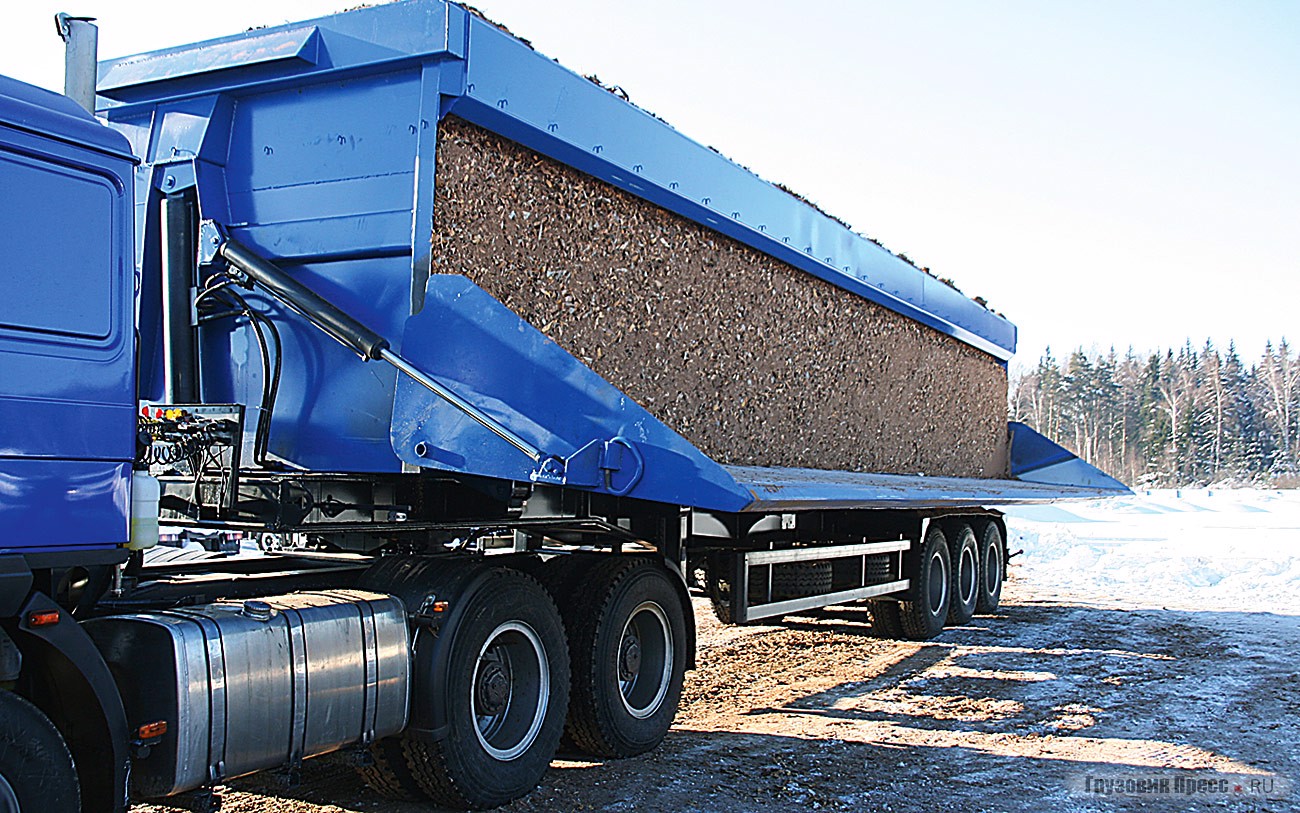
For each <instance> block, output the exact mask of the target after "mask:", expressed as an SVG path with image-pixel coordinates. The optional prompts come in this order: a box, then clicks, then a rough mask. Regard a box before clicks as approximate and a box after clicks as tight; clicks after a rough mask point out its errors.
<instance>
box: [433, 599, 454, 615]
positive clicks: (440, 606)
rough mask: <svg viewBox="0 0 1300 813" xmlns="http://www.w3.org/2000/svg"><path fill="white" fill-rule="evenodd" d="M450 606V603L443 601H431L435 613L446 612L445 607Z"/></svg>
mask: <svg viewBox="0 0 1300 813" xmlns="http://www.w3.org/2000/svg"><path fill="white" fill-rule="evenodd" d="M450 606H451V605H450V604H449V603H447V602H445V601H435V602H433V608H432V609H433V611H434V612H435V613H445V612H447V608H448V607H450Z"/></svg>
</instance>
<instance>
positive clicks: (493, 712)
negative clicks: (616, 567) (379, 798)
mask: <svg viewBox="0 0 1300 813" xmlns="http://www.w3.org/2000/svg"><path fill="white" fill-rule="evenodd" d="M468 601H469V604H468V606H466V608H465V611H464V615H463V616H461V618H460V622H459V624H458V625H457V627H456V629H455V630H454V631H452V635H453V636H454V637H453V638H452V639H451V642H450V645H451V651H450V655H449V659H448V669H447V692H446V702H447V722H448V732H447V736H446V737H445V738H443V739H441V740H439V741H437V742H430V741H428V740H425V739H422V738H419V737H414V736H408V737H405V738H403V740H402V752H403V757H404V761H405V763H406V766H407V769H408V770H409V771H410V773H411V776H412V777H413V778H414V779H415V782H416V784H417V785H418V786H419V788H420V790H421V791H423V792H424V794H425V795H426V796H427V797H428V798H429V799H431V800H433V801H434V802H435V803H437V804H440V805H442V806H444V807H449V808H456V809H461V810H463V809H466V808H471V809H476V810H481V809H485V808H490V807H498V806H500V805H503V804H505V803H506V802H509V801H512V800H514V799H518V798H519V797H521V796H523V795H525V794H527V793H528V792H529V791H531V790H532V789H533V788H534V787H536V786H537V783H538V782H539V781H541V778H542V776H543V774H545V773H546V768H547V766H549V765H550V762H551V757H552V756H553V755H554V754H555V748H556V745H558V744H559V741H560V734H561V733H562V731H563V730H564V716H565V711H566V709H567V708H568V704H569V650H568V643H567V641H566V640H565V637H564V624H563V622H562V621H561V620H560V613H559V611H558V610H557V609H556V608H555V603H554V602H553V601H552V600H551V597H550V595H549V594H548V593H547V592H546V590H545V588H543V587H542V586H541V584H539V583H538V582H537V580H536V579H533V578H532V577H531V576H527V575H525V574H523V573H520V572H518V571H515V570H510V569H508V568H499V569H496V570H493V571H492V572H491V573H490V575H489V576H488V581H487V582H486V583H485V584H483V585H481V586H480V587H479V589H478V590H477V591H475V592H474V593H473V595H472V596H470V597H469V598H468ZM443 634H446V633H445V632H444V633H443Z"/></svg>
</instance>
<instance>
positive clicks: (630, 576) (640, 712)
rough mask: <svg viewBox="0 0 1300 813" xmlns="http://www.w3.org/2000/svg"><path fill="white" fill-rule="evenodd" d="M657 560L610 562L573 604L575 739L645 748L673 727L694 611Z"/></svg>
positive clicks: (569, 620) (629, 750) (595, 747)
mask: <svg viewBox="0 0 1300 813" xmlns="http://www.w3.org/2000/svg"><path fill="white" fill-rule="evenodd" d="M673 578H674V576H673V575H672V574H671V573H669V572H668V570H667V569H666V568H664V567H663V566H662V565H661V564H659V563H658V562H657V561H654V560H652V559H647V558H633V559H625V560H621V561H620V560H615V561H607V562H603V563H601V564H600V565H598V566H597V567H595V568H594V569H592V570H590V571H588V572H587V578H586V579H585V580H584V581H583V583H582V584H581V585H578V586H577V587H576V590H575V593H574V594H573V596H572V600H570V601H564V602H562V605H563V606H565V608H566V609H565V613H564V615H565V625H566V627H567V629H568V632H569V654H570V658H571V659H572V663H573V691H572V693H571V695H570V699H569V718H568V724H567V726H566V728H565V730H566V733H567V735H568V739H569V740H570V741H572V742H573V744H574V745H575V746H577V747H578V748H579V749H580V750H582V751H585V752H586V753H589V754H593V755H595V756H599V757H607V758H622V757H630V756H636V755H638V754H644V753H646V752H647V751H650V750H652V749H653V748H654V747H655V746H657V745H658V744H659V743H660V742H661V741H662V740H663V738H664V735H665V734H667V733H668V728H669V726H671V725H672V723H673V718H674V717H676V716H677V704H678V702H679V701H680V700H681V696H682V682H683V680H684V678H685V675H686V650H687V646H686V645H687V641H686V634H687V633H686V619H685V615H684V612H685V610H684V608H683V607H682V602H681V597H680V596H679V595H678V592H677V588H676V586H675V585H674V584H673V582H672V579H673Z"/></svg>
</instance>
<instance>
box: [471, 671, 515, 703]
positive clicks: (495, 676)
mask: <svg viewBox="0 0 1300 813" xmlns="http://www.w3.org/2000/svg"><path fill="white" fill-rule="evenodd" d="M477 695H478V708H479V712H480V713H481V714H484V715H496V714H500V713H501V712H502V711H504V710H505V708H506V704H507V703H508V701H509V700H510V678H509V677H508V676H507V675H506V672H505V670H504V669H502V668H501V665H500V664H498V663H491V664H487V665H486V666H485V667H484V668H483V671H481V672H480V673H479V680H478V690H477Z"/></svg>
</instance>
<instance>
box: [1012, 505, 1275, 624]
mask: <svg viewBox="0 0 1300 813" xmlns="http://www.w3.org/2000/svg"><path fill="white" fill-rule="evenodd" d="M1007 526H1008V534H1009V540H1008V544H1009V546H1010V548H1011V551H1012V552H1013V553H1014V552H1015V551H1017V550H1020V549H1023V550H1024V554H1023V555H1021V556H1017V557H1015V558H1014V559H1012V560H1011V564H1012V571H1011V572H1012V576H1013V577H1015V578H1020V579H1023V580H1024V581H1025V582H1026V583H1027V584H1029V585H1030V586H1032V587H1033V589H1034V591H1035V592H1036V593H1038V594H1039V595H1045V596H1052V597H1055V598H1062V599H1068V600H1074V601H1084V602H1087V603H1092V604H1104V605H1113V604H1123V605H1124V606H1129V607H1134V606H1142V607H1165V608H1170V609H1183V610H1223V611H1245V612H1273V613H1278V614H1284V615H1300V491H1294V490H1291V491H1268V490H1260V489H1240V490H1222V489H1209V490H1207V489H1199V490H1189V489H1181V490H1166V491H1150V492H1141V493H1139V494H1138V495H1137V496H1134V497H1128V498H1122V499H1112V500H1097V501H1088V502H1079V503H1061V504H1057V505H1043V506H1024V507H1017V508H1011V509H1008V510H1007Z"/></svg>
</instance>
